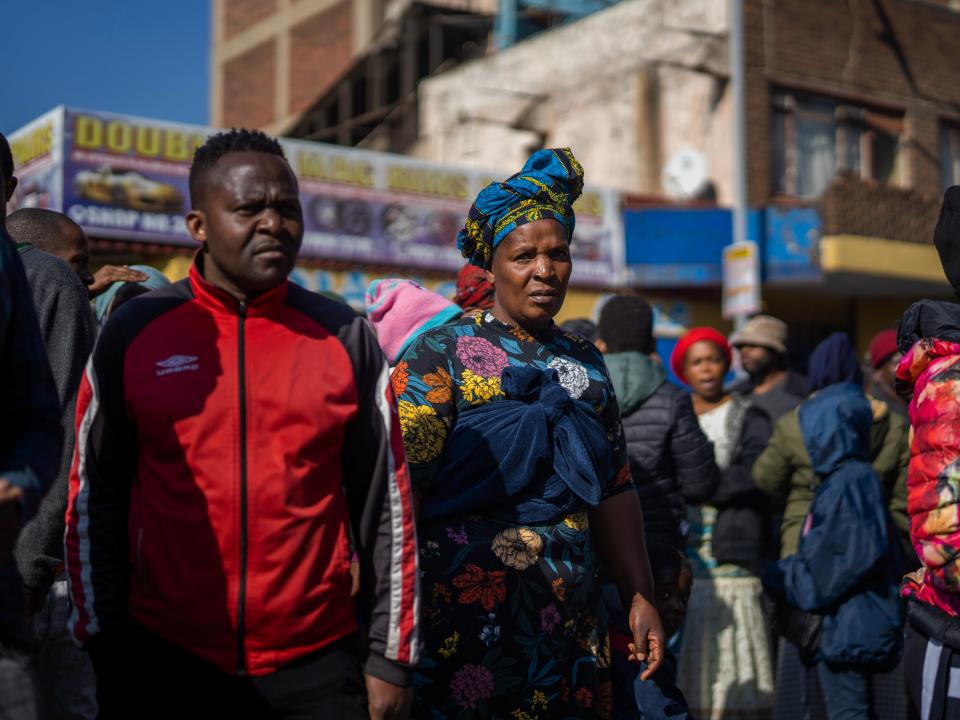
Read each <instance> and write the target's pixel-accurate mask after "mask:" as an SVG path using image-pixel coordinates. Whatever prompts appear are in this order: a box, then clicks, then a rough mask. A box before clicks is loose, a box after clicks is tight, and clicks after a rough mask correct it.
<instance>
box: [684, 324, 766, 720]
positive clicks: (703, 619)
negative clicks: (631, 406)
mask: <svg viewBox="0 0 960 720" xmlns="http://www.w3.org/2000/svg"><path fill="white" fill-rule="evenodd" d="M731 358H732V353H731V350H730V344H729V343H728V342H727V339H726V338H725V337H724V336H723V335H722V334H721V333H719V332H717V331H716V330H714V329H713V328H705V327H700V328H694V329H692V330H690V331H689V332H687V333H686V334H685V335H684V336H683V337H681V338H680V341H679V342H678V343H677V345H676V347H675V348H674V350H673V353H672V354H671V356H670V367H671V369H672V370H673V372H674V374H675V375H676V376H677V377H678V378H680V380H681V381H682V382H684V383H685V384H686V385H687V386H689V388H690V390H691V391H692V400H693V410H694V412H695V413H696V415H697V419H698V421H699V422H700V427H701V428H702V429H703V432H704V434H705V435H706V436H707V439H708V440H710V442H711V443H713V450H714V455H715V457H716V460H717V465H718V466H719V468H720V485H719V486H718V487H717V490H716V492H715V493H714V494H713V497H712V498H711V499H710V500H709V501H708V503H707V504H706V505H703V506H701V507H699V508H690V509H689V510H688V515H687V519H688V522H689V524H690V530H689V534H688V546H687V547H688V555H689V556H690V558H691V561H692V564H693V572H694V585H693V593H692V595H691V597H690V605H689V611H688V614H687V623H686V627H685V630H684V633H683V643H682V646H681V650H680V668H679V685H680V687H681V688H682V689H683V691H684V693H685V694H686V697H687V701H688V703H689V705H690V711H691V714H692V715H693V716H695V717H714V716H715V715H716V714H717V713H720V712H725V713H730V714H733V715H738V716H739V715H753V714H761V715H762V714H769V712H770V711H771V709H772V707H773V690H774V680H773V657H772V651H771V648H770V640H769V636H768V634H767V626H766V622H765V621H764V617H763V612H762V609H761V606H760V590H761V587H760V580H759V573H760V569H761V566H762V565H763V564H764V563H765V562H766V561H768V560H770V559H774V558H775V557H776V556H775V555H773V554H771V551H772V550H775V549H776V548H775V543H770V542H769V540H768V538H770V537H771V534H772V531H771V528H769V527H768V523H769V522H770V517H771V512H770V506H769V501H768V500H767V498H766V497H765V496H764V495H763V493H762V492H761V491H760V490H759V489H758V488H757V487H756V485H754V483H753V479H752V477H751V469H752V467H753V463H754V461H755V460H756V459H757V457H759V455H760V453H762V452H763V450H764V448H765V447H766V444H767V440H768V439H769V437H770V433H771V430H772V428H771V422H770V418H769V416H768V415H767V414H766V413H765V412H763V411H762V410H760V409H759V408H757V407H755V406H754V405H753V404H752V403H751V401H750V398H749V397H748V396H746V395H742V394H740V393H731V392H729V391H727V390H725V389H724V377H725V376H726V374H727V372H728V371H729V370H730V363H731Z"/></svg>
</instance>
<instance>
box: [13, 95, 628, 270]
mask: <svg viewBox="0 0 960 720" xmlns="http://www.w3.org/2000/svg"><path fill="white" fill-rule="evenodd" d="M41 121H45V123H46V124H44V123H41ZM38 128H40V129H42V130H43V131H44V132H46V133H47V135H44V136H43V137H42V138H39V139H38V140H36V141H33V142H34V144H35V145H36V146H37V148H40V147H46V146H47V145H49V146H51V151H50V153H49V155H48V158H49V160H48V161H47V165H46V166H45V167H47V168H48V172H50V170H49V168H53V170H52V174H51V175H50V176H49V177H45V178H44V183H45V186H44V187H45V188H46V194H44V193H39V194H38V195H36V196H35V197H38V198H42V201H43V202H45V203H47V204H46V205H45V206H47V207H51V208H53V209H57V210H62V211H63V212H65V213H66V214H67V215H69V216H70V217H71V218H73V219H74V220H75V221H76V222H78V223H79V224H80V225H81V226H83V228H84V229H85V230H86V231H87V233H88V234H89V235H91V236H94V237H104V238H113V239H118V240H129V241H144V242H154V243H166V244H173V245H182V246H192V245H193V241H192V239H191V238H190V236H189V233H188V232H187V228H186V224H185V214H186V213H187V212H188V211H189V209H190V197H189V171H190V163H191V160H192V157H193V152H194V150H195V149H196V148H197V147H198V146H200V145H202V144H203V142H204V141H205V139H206V138H207V136H208V135H209V134H210V133H212V132H214V130H213V129H211V128H207V127H203V126H196V125H184V124H179V123H172V122H160V121H155V120H147V119H143V118H135V117H130V116H125V115H115V114H111V113H103V112H91V111H84V110H75V109H71V108H59V109H58V110H55V111H53V112H52V113H49V114H48V115H47V116H44V118H40V119H39V120H38V121H35V123H31V125H28V126H27V127H25V128H24V129H23V130H21V131H18V132H17V133H14V134H13V135H12V136H11V137H12V139H13V140H14V142H18V141H19V142H22V143H24V144H25V147H26V146H28V145H29V144H30V142H31V141H30V140H29V138H30V137H31V136H30V135H29V132H33V133H38V132H40V130H38ZM28 131H29V132H28ZM46 138H49V141H48V140H47V139H46ZM41 140H42V142H41ZM281 144H282V145H283V148H284V151H285V153H286V155H287V159H288V160H289V162H290V165H291V167H292V168H293V170H294V172H295V173H296V175H297V177H298V179H299V182H300V199H301V203H302V205H303V210H304V225H305V227H304V241H303V247H302V249H301V253H300V257H301V258H305V259H324V260H338V261H343V262H347V263H356V264H362V265H390V266H399V267H404V268H411V269H414V270H417V269H420V270H445V271H455V270H457V269H458V268H459V267H460V266H461V265H462V264H463V259H462V257H461V256H460V253H459V251H458V250H457V248H456V235H457V232H458V230H459V229H460V227H461V226H462V223H463V219H464V218H465V217H466V214H467V210H468V209H469V206H470V202H471V201H472V200H473V198H474V197H475V196H476V194H477V193H478V192H479V191H480V189H481V188H482V187H483V186H484V185H486V184H487V183H489V182H490V181H491V179H493V175H492V174H491V173H489V172H481V171H477V170H472V169H465V168H460V167H455V166H447V165H439V164H435V163H428V162H425V161H422V160H418V159H416V158H409V157H405V156H401V155H392V154H387V153H378V152H372V151H367V150H360V149H356V148H343V147H339V146H332V145H324V144H320V143H312V142H306V141H300V140H285V139H284V140H281ZM30 154H31V153H30V152H29V151H27V152H25V156H28V155H30ZM34 162H35V163H36V162H37V161H34ZM17 165H18V168H20V167H21V165H23V163H18V164H17ZM18 172H20V170H18ZM575 209H576V212H577V226H576V231H575V236H574V242H573V244H572V246H571V250H572V253H573V257H574V275H573V280H574V282H576V283H578V284H588V285H597V286H616V285H619V284H622V282H623V281H624V275H625V273H624V270H623V264H624V261H623V229H622V221H621V207H620V196H619V194H618V193H617V192H616V191H613V190H610V189H605V188H597V187H589V186H588V187H587V188H585V190H584V194H583V197H582V198H581V199H580V201H578V203H577V205H576V207H575Z"/></svg>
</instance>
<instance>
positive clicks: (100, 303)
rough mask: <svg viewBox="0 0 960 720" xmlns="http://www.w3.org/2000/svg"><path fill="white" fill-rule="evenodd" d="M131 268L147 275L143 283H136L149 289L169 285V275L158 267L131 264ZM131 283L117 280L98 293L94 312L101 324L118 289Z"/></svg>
mask: <svg viewBox="0 0 960 720" xmlns="http://www.w3.org/2000/svg"><path fill="white" fill-rule="evenodd" d="M130 269H131V270H139V271H140V272H142V273H144V274H145V275H147V276H148V277H147V279H146V280H144V281H143V282H142V283H136V284H138V285H143V286H144V287H145V288H147V289H148V290H157V289H158V288H162V287H163V286H164V285H169V284H170V281H169V280H168V279H167V276H166V275H164V274H163V273H162V272H160V271H159V270H157V269H156V268H152V267H150V266H149V265H131V266H130ZM128 284H129V283H126V282H120V281H117V282H115V283H113V284H112V285H111V286H110V287H108V288H107V289H106V290H104V291H103V292H102V293H100V294H99V295H97V297H96V298H94V301H93V308H94V314H95V315H96V316H97V322H98V323H100V324H101V325H102V324H103V322H104V320H106V317H107V311H108V310H109V309H110V305H111V304H112V303H113V298H114V296H116V294H117V291H118V290H119V289H120V288H122V287H123V286H124V285H128Z"/></svg>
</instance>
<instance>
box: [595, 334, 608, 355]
mask: <svg viewBox="0 0 960 720" xmlns="http://www.w3.org/2000/svg"><path fill="white" fill-rule="evenodd" d="M593 344H594V346H595V347H596V348H597V350H599V351H600V352H601V354H603V355H606V354H607V344H606V343H605V342H604V341H603V338H597V339H596V340H594V341H593Z"/></svg>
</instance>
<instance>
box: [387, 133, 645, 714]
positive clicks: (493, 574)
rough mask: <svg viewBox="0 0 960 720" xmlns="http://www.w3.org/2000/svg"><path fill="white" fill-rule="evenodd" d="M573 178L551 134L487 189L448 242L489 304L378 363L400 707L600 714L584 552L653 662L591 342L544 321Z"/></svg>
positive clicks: (563, 271) (605, 655) (593, 592)
mask: <svg viewBox="0 0 960 720" xmlns="http://www.w3.org/2000/svg"><path fill="white" fill-rule="evenodd" d="M582 188H583V169H582V168H581V167H580V164H579V163H578V162H577V161H576V159H575V158H574V156H573V154H572V153H571V152H570V150H567V149H562V150H541V151H539V152H537V153H535V154H534V155H533V156H532V157H531V158H530V159H529V160H528V161H527V163H526V165H524V167H523V169H522V170H521V171H520V172H519V173H517V174H516V175H514V176H513V177H511V178H509V179H508V180H506V181H504V182H499V183H493V184H491V185H489V186H488V187H486V188H485V189H484V190H483V191H482V192H481V193H480V195H479V196H478V197H477V199H476V202H475V203H474V205H473V207H472V208H471V209H470V213H469V216H468V218H467V222H466V226H465V227H464V229H463V230H462V231H461V232H460V234H459V237H458V246H459V248H460V250H461V252H462V253H463V255H464V257H466V258H467V259H468V260H470V261H471V262H472V263H474V264H476V265H479V266H480V267H483V268H484V269H485V271H486V274H487V278H488V279H489V281H490V282H491V284H492V285H493V288H494V305H493V308H491V309H490V310H489V311H486V312H479V313H476V314H474V315H468V316H466V317H464V318H462V319H458V320H455V321H453V322H451V323H448V324H446V325H443V326H441V327H437V328H433V329H431V330H428V331H427V332H425V333H424V334H422V335H421V336H419V337H418V338H417V340H416V341H414V343H413V344H412V345H411V346H410V347H409V348H408V349H407V350H406V351H405V352H404V354H403V355H402V357H401V358H400V362H399V363H398V364H397V366H396V369H395V370H394V373H393V376H392V378H391V381H392V383H393V386H394V391H395V392H396V395H397V397H398V401H399V411H400V423H401V428H402V432H403V441H404V446H405V447H406V451H407V459H408V461H409V464H410V471H411V477H412V480H413V485H414V490H415V492H416V494H417V498H418V507H419V525H418V535H419V542H420V564H421V571H422V591H423V592H422V598H423V607H422V623H421V631H422V633H423V636H424V659H423V661H422V662H421V663H420V666H419V668H418V670H417V677H416V678H415V683H414V686H415V695H416V697H415V703H414V717H418V718H429V719H430V720H436V718H444V717H451V718H452V717H474V716H476V717H483V718H505V719H506V718H515V719H516V720H522V719H523V718H534V717H540V718H547V717H549V718H554V717H563V718H580V717H608V716H609V713H610V706H611V686H610V653H609V645H608V640H607V631H606V616H605V612H604V606H603V599H602V596H601V590H600V584H599V580H598V572H597V571H598V568H597V567H596V563H595V560H594V557H595V556H594V551H595V550H596V551H597V552H598V553H599V555H600V556H601V558H602V559H603V560H604V561H605V563H606V564H607V567H608V569H609V570H610V572H611V574H612V576H613V577H614V578H615V579H616V581H617V584H618V586H619V590H620V595H621V597H622V598H623V601H624V603H625V605H626V607H629V608H630V619H631V627H632V628H633V630H634V644H635V646H636V650H637V655H639V656H642V659H645V660H649V661H650V666H649V671H652V670H654V669H655V668H656V666H657V665H658V664H659V662H660V648H661V647H662V643H663V631H662V629H661V624H660V619H659V617H658V616H657V614H656V611H655V610H654V609H653V606H652V604H651V603H650V602H648V600H647V598H651V597H652V594H651V593H652V591H653V583H652V579H651V577H650V570H649V567H648V563H647V559H646V551H645V549H644V548H645V546H644V539H643V520H642V518H641V515H640V506H639V501H638V500H637V495H636V493H635V492H634V490H633V482H632V480H631V478H630V470H629V465H628V464H627V455H626V446H625V442H624V437H623V429H622V427H621V425H620V414H619V410H618V408H617V402H616V399H615V398H614V396H613V391H612V386H611V383H610V379H609V377H608V375H607V370H606V367H605V366H604V363H603V358H602V356H601V355H600V353H599V352H598V351H597V350H596V348H595V347H594V346H593V345H591V344H590V343H589V342H587V341H586V340H584V339H583V338H582V337H580V336H578V335H572V334H569V333H565V332H563V331H562V330H560V329H559V328H558V327H557V326H556V325H554V323H553V317H554V316H555V315H556V314H557V312H559V310H560V308H561V306H562V305H563V299H564V295H565V294H566V290H567V283H568V282H569V279H570V272H571V270H572V267H573V263H572V259H571V256H570V248H569V245H570V242H571V240H572V238H573V231H574V212H573V203H574V201H575V200H576V199H577V197H579V195H580V192H581V190H582ZM638 670H639V669H638Z"/></svg>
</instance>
